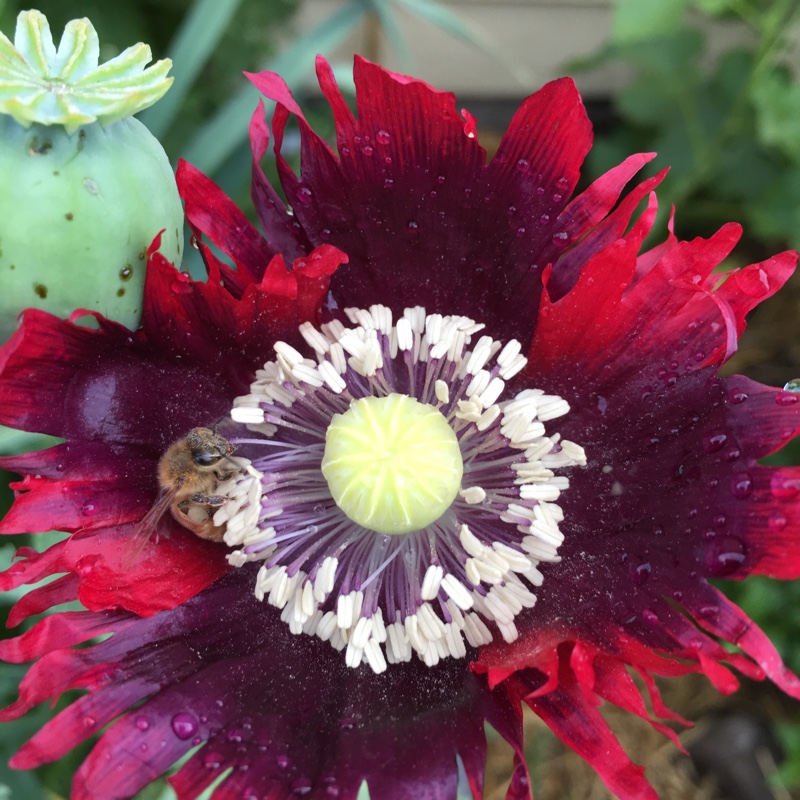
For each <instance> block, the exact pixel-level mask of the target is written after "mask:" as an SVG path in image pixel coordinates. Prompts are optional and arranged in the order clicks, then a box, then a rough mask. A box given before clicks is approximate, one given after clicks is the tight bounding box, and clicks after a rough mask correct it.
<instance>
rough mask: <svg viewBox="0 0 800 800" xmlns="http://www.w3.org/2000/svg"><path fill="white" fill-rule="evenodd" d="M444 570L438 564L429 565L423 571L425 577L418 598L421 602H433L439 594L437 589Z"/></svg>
mask: <svg viewBox="0 0 800 800" xmlns="http://www.w3.org/2000/svg"><path fill="white" fill-rule="evenodd" d="M443 575H444V570H443V569H442V568H441V567H440V566H439V565H438V564H431V565H430V566H429V567H428V569H427V570H425V577H424V578H423V580H422V589H421V590H420V597H421V598H422V599H423V600H434V599H435V598H436V596H437V595H438V594H439V587H440V586H441V584H442V576H443Z"/></svg>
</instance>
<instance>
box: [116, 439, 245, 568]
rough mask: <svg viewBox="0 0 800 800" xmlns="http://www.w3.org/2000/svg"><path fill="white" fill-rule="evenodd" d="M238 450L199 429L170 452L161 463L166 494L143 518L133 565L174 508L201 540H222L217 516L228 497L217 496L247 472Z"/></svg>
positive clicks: (130, 558)
mask: <svg viewBox="0 0 800 800" xmlns="http://www.w3.org/2000/svg"><path fill="white" fill-rule="evenodd" d="M233 451H234V447H233V445H232V444H231V443H230V442H229V441H228V440H227V439H224V438H223V437H222V436H220V435H219V434H218V433H216V432H215V431H213V430H211V428H193V429H192V430H190V431H189V433H188V434H186V436H184V437H183V438H182V439H178V441H177V442H174V443H173V444H171V445H170V446H169V448H167V451H166V452H165V453H164V455H163V456H161V459H160V461H159V462H158V483H159V486H160V488H161V493H160V494H159V496H158V499H157V500H156V501H155V503H154V504H153V506H152V508H151V509H150V510H149V511H148V512H147V514H145V516H144V517H143V518H142V521H141V523H140V525H139V530H138V531H137V533H136V535H135V541H134V542H133V544H132V547H131V552H130V553H129V556H128V559H127V560H128V561H134V560H135V559H136V556H138V554H139V553H140V552H141V550H142V548H143V547H144V546H145V544H146V543H147V541H148V540H149V539H150V537H151V535H152V534H153V531H155V529H156V526H157V525H158V522H159V520H160V519H161V518H162V517H163V516H164V514H165V513H166V512H167V511H168V510H169V511H170V513H171V514H172V516H173V517H174V518H175V519H176V520H177V521H178V522H179V523H180V524H181V525H182V526H183V527H184V528H187V529H188V530H190V531H192V532H193V533H194V534H196V535H197V536H199V537H200V538H201V539H208V540H210V541H212V542H221V541H222V537H223V536H224V535H225V526H224V525H214V520H213V519H212V517H213V515H214V510H215V509H217V508H219V507H220V506H221V505H223V503H224V502H225V501H226V500H227V498H226V497H225V496H223V495H218V494H215V492H216V489H217V487H218V486H219V484H220V483H221V482H223V481H226V480H228V479H229V478H232V477H233V476H234V475H235V474H236V473H237V472H239V471H240V470H241V468H240V465H239V464H238V463H237V462H236V461H235V460H234V459H232V458H231V457H230V456H231V453H233Z"/></svg>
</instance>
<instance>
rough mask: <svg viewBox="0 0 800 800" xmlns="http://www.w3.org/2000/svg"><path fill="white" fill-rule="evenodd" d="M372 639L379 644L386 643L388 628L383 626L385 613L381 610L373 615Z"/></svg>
mask: <svg viewBox="0 0 800 800" xmlns="http://www.w3.org/2000/svg"><path fill="white" fill-rule="evenodd" d="M371 619H372V638H373V639H375V640H376V641H378V642H385V641H386V626H385V625H384V624H383V611H381V609H380V608H378V610H377V611H376V612H375V613H374V614H373V615H372V617H371Z"/></svg>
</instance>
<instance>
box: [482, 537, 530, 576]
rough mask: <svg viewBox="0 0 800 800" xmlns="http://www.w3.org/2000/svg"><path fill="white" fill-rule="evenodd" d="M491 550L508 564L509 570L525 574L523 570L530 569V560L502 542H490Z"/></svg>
mask: <svg viewBox="0 0 800 800" xmlns="http://www.w3.org/2000/svg"><path fill="white" fill-rule="evenodd" d="M492 549H493V550H494V551H495V552H497V553H499V554H500V555H501V556H502V557H503V558H504V559H505V560H506V561H507V562H508V565H509V568H510V569H512V570H513V571H514V572H525V570H527V569H530V566H531V562H530V559H529V558H527V557H526V556H525V554H524V553H520V552H519V550H515V549H514V548H513V547H508V546H507V545H505V544H503V543H502V542H492Z"/></svg>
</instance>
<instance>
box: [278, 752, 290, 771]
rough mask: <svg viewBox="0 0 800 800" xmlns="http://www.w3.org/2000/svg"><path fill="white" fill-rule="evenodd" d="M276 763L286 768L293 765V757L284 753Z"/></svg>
mask: <svg viewBox="0 0 800 800" xmlns="http://www.w3.org/2000/svg"><path fill="white" fill-rule="evenodd" d="M275 763H276V764H277V765H278V769H283V770H286V769H289V767H290V766H291V765H292V759H291V758H289V756H287V755H285V754H283V753H282V754H281V755H279V756H278V757H277V758H276V759H275Z"/></svg>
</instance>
